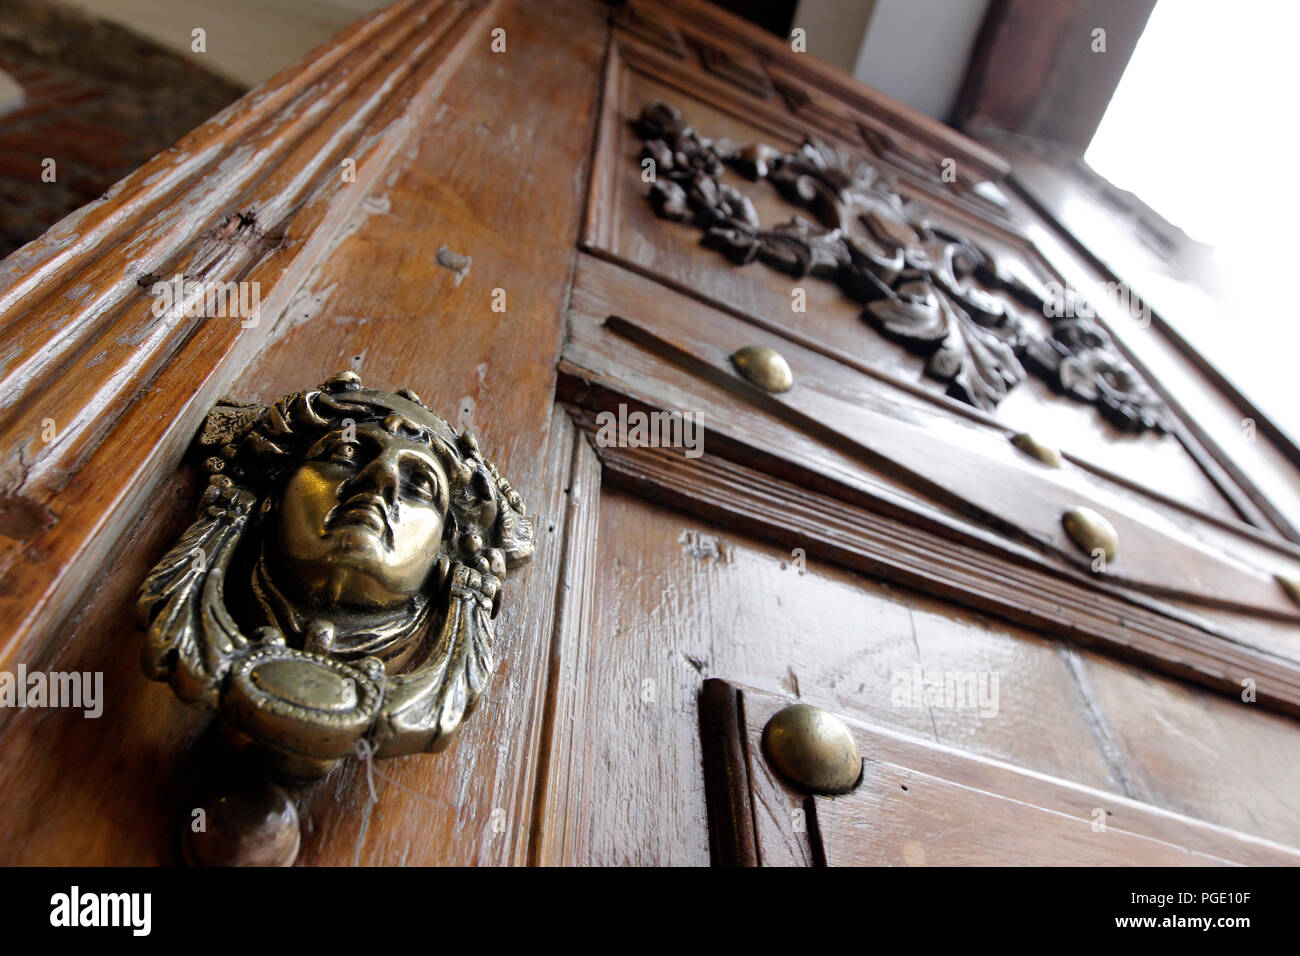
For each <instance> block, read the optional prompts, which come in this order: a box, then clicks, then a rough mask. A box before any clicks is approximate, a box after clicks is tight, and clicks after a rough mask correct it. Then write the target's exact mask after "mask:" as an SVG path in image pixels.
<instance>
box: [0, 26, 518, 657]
mask: <svg viewBox="0 0 1300 956" xmlns="http://www.w3.org/2000/svg"><path fill="white" fill-rule="evenodd" d="M496 6H497V5H496V4H495V3H488V4H486V5H484V4H469V3H462V2H449V3H440V2H434V0H412V2H406V3H400V4H397V5H395V6H393V7H390V8H388V9H387V10H384V11H381V12H379V13H377V14H375V15H374V16H373V17H371V18H370V19H368V20H365V21H363V22H361V23H360V24H358V25H357V26H355V27H353V28H351V29H350V30H349V31H346V32H345V33H344V34H343V35H342V36H341V37H340V38H338V39H336V40H334V41H331V43H329V44H327V45H326V46H325V47H322V48H321V49H320V50H318V51H316V52H315V53H313V54H312V55H310V56H309V57H308V58H307V59H305V60H304V61H303V62H302V63H301V64H300V65H298V66H297V67H294V68H292V69H290V70H287V71H285V72H284V73H281V74H280V75H279V76H278V77H277V78H275V79H274V80H272V81H271V83H270V84H268V85H267V86H266V87H263V88H262V89H260V90H258V91H254V92H252V93H250V94H248V95H247V96H245V97H244V98H243V99H241V100H240V101H239V102H237V103H235V104H234V105H233V106H231V107H230V108H228V109H227V110H225V111H223V112H222V113H221V114H218V116H217V117H215V118H214V119H213V120H212V121H210V122H209V123H207V124H206V125H205V126H204V127H202V128H201V129H199V130H198V131H196V132H195V133H193V134H191V136H189V137H187V138H186V139H185V140H183V141H182V142H181V143H180V144H178V146H177V147H176V148H175V149H173V150H169V151H167V152H164V153H162V154H160V155H159V156H158V157H156V158H155V159H154V160H153V161H151V162H150V163H148V164H146V165H145V166H144V167H142V168H141V169H140V170H138V171H137V172H135V173H133V174H132V175H131V176H129V177H127V179H125V180H124V181H123V182H122V183H119V184H118V185H117V186H115V187H114V188H113V189H112V190H110V192H109V194H108V195H107V196H106V197H104V199H102V200H100V201H97V202H95V203H92V204H91V205H89V206H87V207H85V208H84V209H82V210H79V211H78V212H76V213H74V214H73V215H72V216H70V217H68V218H67V219H65V220H63V222H61V223H60V224H59V225H57V226H55V227H54V228H53V229H51V230H50V231H49V232H48V233H46V235H45V236H44V237H42V238H41V239H40V240H37V241H36V242H34V243H32V244H30V245H28V246H26V247H24V248H23V249H22V250H19V252H17V253H15V254H14V255H13V256H11V257H10V258H9V259H8V260H6V262H5V271H6V273H7V275H6V276H5V282H4V286H3V288H0V336H3V338H4V339H5V341H6V342H8V343H9V348H8V352H9V356H10V358H9V364H8V366H7V369H6V375H5V378H4V379H3V380H0V404H2V405H3V406H4V408H6V409H8V413H7V415H6V417H5V419H4V422H3V425H0V462H3V463H4V467H5V475H4V479H3V480H4V485H3V492H4V494H3V498H4V504H5V506H6V507H5V508H4V511H5V513H6V517H7V518H9V519H10V520H8V521H6V527H5V529H4V531H5V534H4V536H0V613H2V614H3V616H4V617H5V619H6V621H7V623H8V624H9V627H8V628H7V629H6V634H5V639H4V642H3V645H2V646H0V665H4V664H5V662H11V661H13V660H14V659H15V657H16V656H17V655H19V654H21V653H23V649H24V648H32V647H34V646H37V645H39V643H40V642H41V641H42V640H43V639H45V638H47V637H48V636H49V635H50V633H51V630H52V629H53V628H54V627H56V626H57V624H58V623H59V622H60V621H61V620H62V619H63V618H64V617H65V616H66V615H67V613H68V612H69V611H71V610H72V609H73V608H74V607H76V605H77V602H78V600H79V597H80V595H81V593H82V591H83V590H84V588H85V587H86V584H87V582H88V581H89V580H90V579H91V578H92V577H93V576H94V575H95V574H97V573H98V572H99V569H100V567H101V566H102V563H103V561H104V560H106V558H107V557H108V555H109V554H110V552H111V549H112V547H113V546H114V545H115V544H116V542H117V541H118V539H119V537H120V536H121V534H122V533H123V532H124V530H125V529H126V528H127V527H128V526H129V523H130V522H131V520H132V519H133V518H134V517H135V516H136V515H137V514H138V513H139V510H140V508H141V507H142V506H143V505H144V504H145V503H147V502H148V501H149V500H150V497H151V495H152V494H153V492H154V491H155V490H156V488H157V487H158V484H159V482H160V481H161V480H162V478H163V476H164V475H166V474H167V473H169V472H170V470H171V469H173V468H174V467H175V465H176V462H177V461H178V460H179V459H180V457H181V455H182V453H183V452H184V450H185V448H186V447H187V446H188V444H189V441H190V438H191V436H192V435H193V434H194V431H195V430H196V428H197V427H198V424H199V421H200V420H201V417H202V416H203V415H204V414H205V413H206V411H207V409H208V408H210V407H211V405H212V403H213V402H214V401H215V400H216V398H217V397H219V396H220V395H221V394H222V393H223V392H225V391H226V390H227V389H228V388H229V387H230V385H231V384H232V383H233V382H234V381H235V378H236V376H237V375H238V372H239V370H240V369H242V368H243V367H244V365H245V364H246V363H248V362H249V361H250V360H252V359H253V358H254V357H256V356H257V355H258V354H259V352H260V351H261V350H263V349H265V348H266V346H267V343H268V342H269V341H272V340H273V339H274V338H276V337H277V335H278V334H279V333H281V332H283V331H284V329H285V328H286V327H291V326H292V324H293V322H295V321H296V320H298V319H300V318H301V317H302V313H303V312H305V313H306V314H310V313H311V305H310V303H309V302H304V301H298V300H296V298H295V297H296V296H297V294H298V293H299V291H300V290H301V289H302V287H303V285H304V282H305V281H306V280H307V279H308V277H309V276H310V275H311V272H312V270H313V269H315V268H316V267H317V266H319V265H320V264H321V263H322V262H324V261H325V260H326V259H327V258H328V256H329V255H330V252H331V250H332V249H333V248H334V247H335V244H336V243H337V242H338V241H340V240H341V239H342V238H343V237H344V236H345V235H346V233H347V230H348V228H349V226H350V224H351V223H352V222H353V221H354V219H355V217H356V216H357V215H358V213H359V212H361V204H362V200H363V199H364V197H365V196H366V195H367V189H368V187H369V186H371V185H373V184H375V183H377V182H378V181H379V180H380V178H381V176H382V174H383V172H384V171H385V169H386V168H387V166H388V164H389V161H390V160H391V159H392V158H393V157H394V156H395V155H396V154H397V152H398V150H399V149H400V148H401V146H402V145H403V143H404V142H405V140H406V138H407V137H408V136H409V135H410V134H411V132H412V131H413V130H415V129H416V128H417V127H418V124H419V122H420V121H421V118H422V117H426V116H427V115H429V114H430V113H431V111H432V110H433V109H434V108H435V107H436V103H437V101H438V93H439V91H440V89H441V88H442V87H443V85H444V84H445V83H446V82H447V81H448V80H449V79H450V77H451V76H452V74H453V73H454V71H455V70H456V69H457V67H458V66H459V65H460V63H461V61H462V60H463V58H464V55H465V54H466V52H467V51H468V48H469V43H470V42H471V40H472V39H473V37H474V30H473V29H472V28H473V27H474V25H475V24H480V25H482V24H484V23H486V22H488V20H490V18H491V16H492V11H493V10H494V9H496ZM345 158H348V159H353V160H354V161H355V164H356V166H355V168H356V178H355V181H352V182H345V181H344V178H343V176H342V175H341V173H340V166H341V162H342V160H343V159H345ZM175 273H184V274H185V275H186V276H187V277H189V278H192V279H202V280H205V281H211V282H217V281H220V282H227V281H248V282H257V283H259V284H260V288H261V290H262V292H261V296H260V297H261V302H262V305H261V314H260V317H259V321H258V322H257V323H256V325H251V324H250V325H249V326H248V327H246V328H245V327H243V325H244V323H242V322H241V321H240V320H239V319H237V318H235V319H229V318H228V319H220V318H218V319H193V318H185V319H180V320H178V321H176V322H174V323H171V324H167V323H162V322H160V321H158V320H156V319H154V317H153V316H152V315H151V313H150V308H151V298H150V297H149V296H147V295H146V294H145V291H146V290H144V289H142V288H141V286H140V281H142V280H147V279H152V277H153V276H157V277H159V278H160V279H169V278H170V277H171V276H172V275H173V274H175ZM78 289H89V290H90V292H89V293H87V292H80V293H76V290H78ZM73 293H75V294H76V295H80V298H76V297H75V296H74V297H73V298H72V301H73V302H74V303H75V304H74V305H73V307H72V311H71V314H70V315H67V314H66V313H64V310H65V309H66V308H67V306H66V305H65V304H64V303H65V302H66V301H67V300H66V299H64V298H63V297H64V296H65V295H71V294H73ZM51 312H54V313H56V314H59V313H63V314H65V315H66V318H65V321H64V322H63V324H62V325H61V329H62V331H61V332H60V333H59V334H57V335H56V336H55V337H54V338H53V339H51V338H50V336H49V335H48V332H47V331H46V328H45V327H46V325H47V323H48V316H49V314H50V313H51ZM202 323H208V324H207V325H205V326H204V327H203V333H204V334H202V335H200V334H196V332H197V330H198V328H199V326H200V324H202ZM217 323H224V325H218V324H217ZM178 396H184V397H185V398H184V400H183V401H178ZM46 418H53V419H54V422H55V427H56V430H57V431H56V435H57V437H56V439H55V440H54V441H52V442H49V443H42V441H41V438H40V436H41V434H42V421H43V420H44V419H46ZM15 515H17V516H19V518H21V520H15V519H14V516H15Z"/></svg>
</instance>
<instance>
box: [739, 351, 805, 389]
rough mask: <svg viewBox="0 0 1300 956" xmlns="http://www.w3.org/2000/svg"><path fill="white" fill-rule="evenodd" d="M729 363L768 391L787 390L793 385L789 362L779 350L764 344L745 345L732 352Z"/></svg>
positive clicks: (792, 374)
mask: <svg viewBox="0 0 1300 956" xmlns="http://www.w3.org/2000/svg"><path fill="white" fill-rule="evenodd" d="M731 364H732V365H734V366H736V370H737V371H738V372H740V374H741V375H743V376H745V378H747V379H749V380H750V381H751V382H753V383H754V384H755V385H757V386H758V387H759V388H762V389H766V390H767V391H769V392H788V391H790V388H791V387H792V386H793V385H794V373H793V372H791V371H790V365H789V363H788V362H786V360H785V358H784V357H783V356H782V355H781V353H780V352H778V351H777V350H776V349H770V348H768V347H767V346H766V345H746V346H745V347H744V348H743V349H739V350H738V351H736V352H733V353H732V355H731Z"/></svg>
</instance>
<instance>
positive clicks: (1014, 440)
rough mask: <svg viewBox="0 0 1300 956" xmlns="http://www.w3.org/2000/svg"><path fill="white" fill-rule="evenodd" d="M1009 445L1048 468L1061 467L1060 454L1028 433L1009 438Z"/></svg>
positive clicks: (1020, 433)
mask: <svg viewBox="0 0 1300 956" xmlns="http://www.w3.org/2000/svg"><path fill="white" fill-rule="evenodd" d="M1011 444H1013V445H1015V446H1016V447H1017V448H1019V449H1020V450H1021V451H1023V452H1024V453H1025V454H1026V455H1028V456H1029V457H1030V458H1037V459H1038V460H1039V461H1041V462H1042V463H1043V464H1044V465H1047V466H1048V467H1049V468H1060V467H1061V453H1060V452H1059V451H1057V450H1056V449H1055V448H1053V447H1052V446H1051V445H1049V444H1047V443H1046V442H1041V441H1039V440H1038V439H1037V438H1035V437H1034V436H1033V435H1031V434H1029V432H1019V433H1018V434H1015V435H1012V436H1011Z"/></svg>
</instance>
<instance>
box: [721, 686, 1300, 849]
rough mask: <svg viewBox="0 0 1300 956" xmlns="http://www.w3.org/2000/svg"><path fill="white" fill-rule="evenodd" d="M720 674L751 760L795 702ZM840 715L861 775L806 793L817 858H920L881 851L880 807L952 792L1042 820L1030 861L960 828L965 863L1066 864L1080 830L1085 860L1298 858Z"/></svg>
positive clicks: (938, 805)
mask: <svg viewBox="0 0 1300 956" xmlns="http://www.w3.org/2000/svg"><path fill="white" fill-rule="evenodd" d="M718 683H720V684H722V685H723V687H724V688H725V689H726V690H727V691H730V692H731V693H733V694H734V695H735V696H736V697H737V698H738V700H739V701H740V705H739V706H740V707H741V708H742V712H743V713H744V716H745V727H744V731H743V732H744V735H745V742H746V747H745V749H746V751H747V754H748V756H749V759H750V760H751V762H752V763H753V764H754V765H758V764H759V763H760V762H764V757H763V755H762V745H761V737H762V732H763V727H764V726H765V725H766V723H767V721H768V720H769V719H770V718H771V716H772V715H773V714H774V713H776V712H777V711H778V710H780V709H781V708H782V707H785V706H787V705H788V704H791V703H794V702H795V701H793V700H791V699H788V698H784V697H780V696H777V695H774V694H770V693H766V692H763V691H758V690H754V689H751V688H748V687H740V686H737V685H734V684H730V683H726V682H724V681H719V682H718ZM715 693H718V694H721V693H722V691H721V690H719V691H715ZM846 722H847V723H848V725H849V727H850V729H851V730H852V731H853V733H854V736H855V737H856V738H857V741H858V745H859V747H860V748H861V750H862V756H863V759H864V772H863V782H862V783H861V784H860V785H859V787H858V789H857V790H855V791H854V792H852V793H850V794H848V795H846V796H843V797H823V796H818V797H812V798H810V799H809V800H808V801H807V804H806V806H808V807H809V808H810V813H809V818H808V820H807V823H808V827H809V831H810V832H811V833H812V834H813V835H814V839H815V841H816V844H817V846H816V849H819V850H820V851H821V854H820V856H821V858H820V859H819V860H818V862H819V863H822V864H823V865H825V864H829V865H832V866H834V865H837V863H845V864H849V865H863V864H867V865H882V864H885V863H890V862H909V863H912V862H914V863H917V864H921V865H924V863H925V860H924V855H923V854H920V855H918V858H917V859H916V860H915V861H912V860H898V861H893V860H885V859H880V858H879V857H880V854H881V852H882V851H883V849H884V846H885V845H886V844H887V843H889V842H892V841H893V840H894V839H897V835H896V834H895V833H893V832H891V831H890V830H888V829H886V827H887V824H886V823H883V822H880V821H882V819H883V818H885V817H886V813H884V812H883V811H884V810H886V809H887V808H888V806H889V805H890V803H891V802H893V801H898V802H899V805H900V806H901V805H902V801H916V800H923V801H928V802H930V808H929V809H930V815H931V819H943V818H944V814H943V807H944V806H945V804H944V802H943V801H944V800H945V799H948V800H956V801H957V804H956V806H958V807H961V808H963V809H964V810H965V812H967V813H968V814H970V815H974V816H978V814H979V807H980V805H983V806H984V807H985V808H986V809H988V810H993V809H994V808H995V807H996V805H997V804H999V803H1005V804H1006V805H1004V806H1002V807H1000V808H999V809H1001V811H1002V815H1003V818H1004V819H1006V818H1013V819H1016V820H1023V824H1024V825H1025V826H1029V825H1030V824H1031V818H1030V817H1029V816H1022V815H1026V814H1033V815H1034V816H1033V819H1032V822H1033V823H1034V824H1037V825H1038V826H1040V827H1042V826H1046V827H1047V828H1048V829H1047V831H1046V832H1040V834H1039V839H1038V841H1037V842H1036V844H1031V845H1034V846H1036V849H1037V851H1038V853H1039V854H1040V855H1041V856H1043V859H1037V860H1035V859H1026V858H1024V857H1023V856H1021V855H1020V854H1021V853H1022V852H1023V850H1022V849H1021V847H1020V846H1008V845H1007V844H1005V843H1001V842H994V843H990V844H988V845H987V846H985V847H981V843H982V842H987V841H990V840H992V841H997V840H998V834H997V833H996V832H993V833H990V834H989V835H988V836H987V837H985V836H982V833H981V832H971V831H968V830H963V831H962V833H963V834H965V836H964V837H963V838H962V841H963V842H964V843H967V844H968V847H969V848H968V849H965V851H964V852H965V853H967V854H971V855H972V856H973V858H971V859H966V860H963V862H966V863H980V862H984V863H988V862H996V863H999V864H1003V865H1008V864H1017V863H1035V862H1037V863H1039V864H1040V865H1042V864H1043V863H1051V864H1056V865H1070V864H1071V863H1072V862H1073V861H1072V859H1071V858H1070V857H1069V856H1068V855H1067V854H1068V850H1067V849H1066V848H1065V847H1066V846H1067V844H1066V842H1065V840H1064V839H1062V840H1061V842H1059V843H1058V842H1056V840H1055V839H1053V838H1069V837H1072V839H1073V840H1075V841H1078V840H1079V839H1080V836H1081V835H1083V834H1086V836H1083V837H1082V838H1083V839H1084V840H1086V841H1089V842H1087V843H1085V844H1082V845H1084V846H1087V847H1088V848H1089V849H1090V850H1092V851H1093V859H1092V862H1093V863H1130V864H1131V863H1138V862H1143V861H1146V862H1149V863H1161V864H1164V865H1170V864H1175V865H1178V864H1183V865H1193V866H1196V865H1200V866H1204V865H1220V866H1221V865H1253V866H1279V865H1281V866H1295V865H1300V849H1297V848H1295V847H1291V846H1287V845H1285V844H1281V843H1277V842H1275V841H1272V840H1268V839H1265V838H1262V837H1256V836H1252V835H1250V834H1246V833H1241V832H1239V831H1236V830H1231V829H1229V828H1227V827H1222V826H1218V825H1215V824H1211V823H1206V822H1204V821H1202V820H1197V819H1195V818H1192V817H1188V816H1186V815H1184V814H1181V813H1177V812H1174V811H1171V810H1165V809H1162V808H1160V807H1157V806H1154V805H1152V804H1150V803H1143V802H1140V801H1138V800H1134V799H1131V798H1129V797H1125V796H1121V795H1119V794H1115V793H1109V792H1107V791H1103V790H1098V789H1096V788H1093V787H1088V786H1084V785H1082V784H1077V783H1073V782H1071V781H1067V780H1062V779H1060V778H1057V777H1050V776H1047V775H1044V774H1040V773H1034V772H1032V771H1027V770H1023V769H1021V768H1019V767H1016V766H1014V765H1012V764H1008V763H1005V762H1003V761H1000V760H995V759H992V758H988V757H982V756H978V755H976V754H972V753H969V752H967V751H963V750H958V749H956V748H953V747H948V746H945V745H943V744H939V743H935V742H932V741H928V740H922V739H920V738H916V737H912V736H910V735H908V734H905V733H901V732H899V731H894V730H890V729H886V728H883V727H880V726H876V725H871V724H866V723H864V722H861V721H858V720H854V719H852V718H846ZM900 779H901V780H905V781H908V782H909V783H910V784H911V787H910V789H911V790H912V791H914V792H910V793H909V792H905V791H904V790H903V789H902V788H901V787H898V786H896V785H895V784H896V783H897V781H898V780H900ZM782 786H784V787H785V788H786V791H787V793H788V794H789V799H792V800H793V799H795V798H796V794H797V792H798V791H797V790H795V789H794V788H793V787H790V786H789V785H786V784H782ZM972 804H975V806H974V807H972ZM947 806H950V807H951V806H954V805H953V804H951V803H949V804H947ZM1098 809H1101V810H1102V811H1103V812H1104V813H1105V814H1106V830H1105V831H1102V832H1095V831H1093V830H1092V822H1093V820H1094V819H1095V814H1096V811H1097V810H1098ZM864 814H865V820H864ZM864 822H865V829H864V828H863V824H864ZM974 829H975V830H976V831H979V830H980V828H979V827H976V828H974ZM724 832H725V831H724ZM1093 840H1095V841H1097V842H1095V843H1092V842H1091V841H1093ZM1108 841H1109V842H1108ZM1075 845H1076V846H1079V845H1080V844H1078V843H1077V842H1076V844H1075ZM921 849H922V850H924V846H923V845H922V846H921ZM999 854H1000V855H999Z"/></svg>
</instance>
